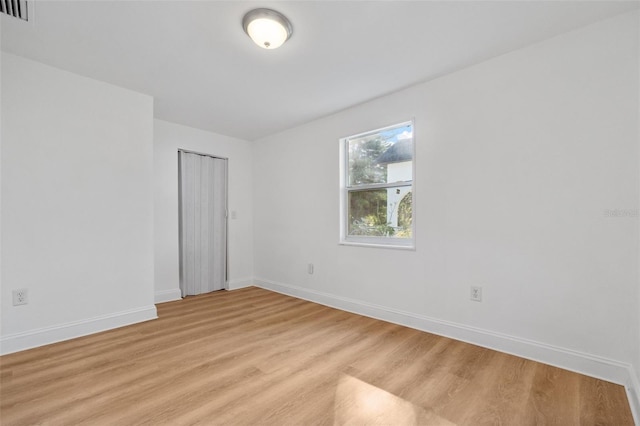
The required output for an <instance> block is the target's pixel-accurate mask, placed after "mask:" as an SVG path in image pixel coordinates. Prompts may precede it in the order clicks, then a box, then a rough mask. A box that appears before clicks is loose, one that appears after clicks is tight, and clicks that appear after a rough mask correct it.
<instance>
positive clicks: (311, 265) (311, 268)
mask: <svg viewBox="0 0 640 426" xmlns="http://www.w3.org/2000/svg"><path fill="white" fill-rule="evenodd" d="M307 272H308V273H309V275H313V263H309V264H308V265H307Z"/></svg>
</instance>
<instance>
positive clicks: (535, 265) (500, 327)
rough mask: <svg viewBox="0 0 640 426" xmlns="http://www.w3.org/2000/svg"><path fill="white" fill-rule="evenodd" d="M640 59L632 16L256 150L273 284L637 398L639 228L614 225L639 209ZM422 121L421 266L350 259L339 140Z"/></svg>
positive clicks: (263, 239)
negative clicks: (633, 391) (341, 205)
mask: <svg viewBox="0 0 640 426" xmlns="http://www.w3.org/2000/svg"><path fill="white" fill-rule="evenodd" d="M638 51H639V45H638V14H637V13H632V14H628V15H624V16H621V17H617V18H614V19H612V20H609V21H604V22H601V23H598V24H595V25H592V26H589V27H586V28H584V29H581V30H578V31H575V32H571V33H568V34H565V35H562V36H559V37H557V38H554V39H551V40H547V41H544V42H541V43H539V44H536V45H533V46H530V47H528V48H525V49H521V50H518V51H514V52H512V53H509V54H506V55H504V56H501V57H498V58H495V59H492V60H489V61H487V62H484V63H481V64H478V65H476V66H473V67H470V68H467V69H464V70H461V71H459V72H456V73H453V74H451V75H448V76H445V77H442V78H439V79H436V80H433V81H430V82H427V83H424V84H421V85H418V86H415V87H412V88H409V89H407V90H404V91H402V92H399V93H396V94H392V95H390V96H386V97H383V98H380V99H377V100H375V101H372V102H369V103H366V104H363V105H360V106H356V107H353V108H351V109H348V110H346V111H343V112H341V113H338V114H336V115H333V116H330V117H327V118H324V119H321V120H318V121H314V122H312V123H309V124H307V125H303V126H300V127H297V128H294V129H290V130H288V131H285V132H283V133H281V134H278V135H275V136H272V137H268V138H264V139H262V140H259V141H256V142H255V150H254V157H255V158H256V159H258V158H259V159H260V161H256V162H255V164H254V205H255V206H260V208H256V209H255V213H254V229H255V253H256V258H255V269H254V273H255V276H256V283H258V284H259V285H262V286H264V287H268V288H273V289H277V290H279V291H283V292H285V293H290V294H296V295H298V296H302V297H306V298H309V299H313V300H319V301H323V302H325V303H329V304H334V305H336V306H340V307H346V308H348V309H353V310H356V311H359V312H365V313H370V314H372V315H378V316H382V317H385V318H395V319H399V320H401V321H405V322H407V323H411V324H413V325H416V326H419V327H423V328H426V329H431V330H434V331H438V332H441V333H443V334H450V335H453V336H455V337H457V338H461V339H465V340H470V341H475V342H478V343H480V344H484V345H487V346H492V345H493V346H495V347H498V348H500V349H501V350H506V351H511V352H515V353H519V354H520V355H523V356H528V357H532V358H538V359H541V360H543V361H545V362H552V363H555V364H564V366H565V367H568V368H571V369H576V370H581V371H585V372H588V373H590V374H593V375H600V376H609V377H608V378H609V379H613V380H616V381H618V382H620V381H621V379H620V378H616V377H611V376H612V375H615V374H616V373H615V372H612V371H614V370H615V371H618V372H620V371H621V370H620V369H622V370H624V371H627V370H625V368H626V367H628V366H629V364H631V363H634V362H635V363H636V369H638V368H637V367H639V366H640V365H638V363H639V362H640V360H639V359H638V357H637V355H638V342H639V337H638V336H639V330H638V328H639V323H638V314H637V312H638V308H639V306H638V283H639V280H638V218H637V217H631V216H633V215H628V216H626V217H606V216H605V210H616V209H637V208H638V194H639V182H638V173H639V170H638V158H639V152H638V149H639V148H638V136H639V131H638V93H639V90H638V89H639V88H638V76H639V73H638V71H639V70H638ZM416 54H417V55H419V54H420V52H416ZM403 60H404V61H406V62H407V63H409V64H410V60H411V59H410V58H403ZM411 117H415V141H416V145H417V146H416V155H417V158H416V161H417V165H416V178H415V182H416V183H415V202H416V212H415V213H416V247H417V248H416V250H415V251H404V250H402V251H400V250H390V249H379V248H362V247H353V246H340V245H338V237H339V232H338V226H339V217H338V201H339V193H338V178H339V177H338V139H339V138H341V137H344V136H347V135H351V134H356V133H360V132H365V131H367V130H370V129H376V128H380V127H382V126H388V125H392V124H395V123H399V122H403V121H406V120H409V119H411ZM307 263H314V264H315V273H314V274H313V275H309V274H307V268H306V265H307ZM472 285H479V286H482V287H483V301H482V302H481V303H478V302H472V301H470V300H469V292H470V286H472ZM581 363H584V364H585V365H583V364H581ZM587 364H588V365H587ZM600 364H602V365H603V366H604V367H602V370H599V369H600V367H599V365H600ZM625 374H626V373H625ZM625 380H626V379H625Z"/></svg>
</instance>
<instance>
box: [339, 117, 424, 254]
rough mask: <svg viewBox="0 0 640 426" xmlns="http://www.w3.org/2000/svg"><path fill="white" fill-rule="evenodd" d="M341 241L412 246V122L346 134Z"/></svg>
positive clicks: (343, 156) (343, 151) (343, 155)
mask: <svg viewBox="0 0 640 426" xmlns="http://www.w3.org/2000/svg"><path fill="white" fill-rule="evenodd" d="M341 157H342V161H343V166H342V168H341V171H342V173H341V183H342V199H341V221H342V226H341V242H342V243H346V244H349V243H354V244H372V245H385V246H400V247H413V245H414V239H413V230H414V226H413V198H414V197H413V174H414V161H413V160H414V143H413V122H405V123H401V124H398V125H395V126H390V127H385V128H383V129H378V130H374V131H370V132H366V133H362V134H359V135H355V136H351V137H347V138H344V139H341Z"/></svg>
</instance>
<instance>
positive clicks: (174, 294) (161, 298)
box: [153, 288, 182, 303]
mask: <svg viewBox="0 0 640 426" xmlns="http://www.w3.org/2000/svg"><path fill="white" fill-rule="evenodd" d="M180 299H182V292H181V291H180V289H179V288H174V289H171V290H159V291H156V292H155V297H154V302H153V303H164V302H173V301H174V300H180Z"/></svg>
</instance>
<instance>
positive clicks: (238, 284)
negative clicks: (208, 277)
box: [227, 278, 253, 290]
mask: <svg viewBox="0 0 640 426" xmlns="http://www.w3.org/2000/svg"><path fill="white" fill-rule="evenodd" d="M252 285H253V278H241V279H238V280H233V281H229V285H228V286H227V290H238V289H240V288H245V287H251V286H252Z"/></svg>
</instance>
